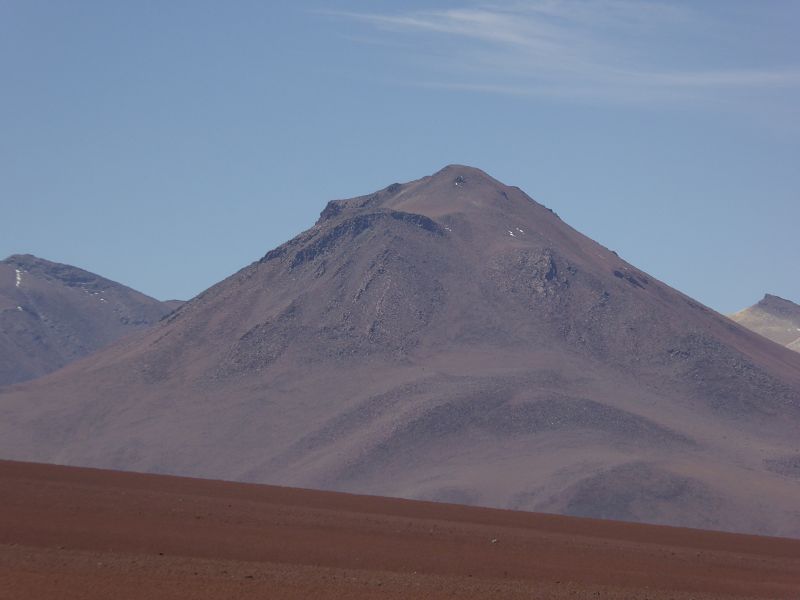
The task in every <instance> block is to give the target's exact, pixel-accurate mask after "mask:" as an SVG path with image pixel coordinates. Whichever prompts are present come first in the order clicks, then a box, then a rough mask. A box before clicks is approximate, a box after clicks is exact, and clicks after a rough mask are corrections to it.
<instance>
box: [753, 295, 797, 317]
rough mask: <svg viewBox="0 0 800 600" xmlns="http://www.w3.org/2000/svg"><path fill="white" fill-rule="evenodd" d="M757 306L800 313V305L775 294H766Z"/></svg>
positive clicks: (774, 310)
mask: <svg viewBox="0 0 800 600" xmlns="http://www.w3.org/2000/svg"><path fill="white" fill-rule="evenodd" d="M757 306H758V307H759V308H762V309H765V310H770V311H773V312H778V313H786V312H792V313H800V305H797V304H795V303H794V302H792V301H791V300H787V299H786V298H781V297H780V296H776V295H774V294H764V297H763V298H762V299H761V300H760V301H759V303H758V304H757Z"/></svg>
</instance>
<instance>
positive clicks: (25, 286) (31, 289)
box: [0, 254, 175, 387]
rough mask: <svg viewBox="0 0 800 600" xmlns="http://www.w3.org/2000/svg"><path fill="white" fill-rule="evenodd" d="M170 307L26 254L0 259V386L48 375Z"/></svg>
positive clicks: (75, 270) (86, 272)
mask: <svg viewBox="0 0 800 600" xmlns="http://www.w3.org/2000/svg"><path fill="white" fill-rule="evenodd" d="M173 308H175V307H174V306H172V307H170V306H168V305H167V304H166V303H162V302H159V301H158V300H156V299H155V298H150V297H149V296H145V295H144V294H141V293H139V292H137V291H134V290H132V289H130V288H127V287H125V286H123V285H120V284H118V283H115V282H113V281H110V280H108V279H105V278H103V277H100V276H98V275H95V274H93V273H89V272H88V271H84V270H82V269H78V268H76V267H72V266H69V265H63V264H59V263H53V262H50V261H47V260H44V259H41V258H37V257H35V256H31V255H29V254H26V255H19V254H16V255H14V256H10V257H9V258H7V259H5V260H3V261H0V387H1V386H4V385H8V384H12V383H17V382H20V381H26V380H28V379H33V378H35V377H39V376H40V375H44V374H45V373H50V372H52V371H55V370H56V369H59V368H61V367H63V366H64V365H65V364H67V363H69V362H71V361H73V360H75V359H77V358H80V357H82V356H86V355H87V354H89V353H91V352H94V351H95V350H97V349H98V348H102V347H103V346H107V345H108V344H110V343H111V342H113V341H115V340H118V339H119V338H121V337H122V336H124V335H126V334H128V333H131V332H133V331H138V330H141V329H143V328H145V327H149V326H150V325H152V324H153V323H155V322H157V321H158V320H159V319H160V318H161V317H162V316H164V315H165V314H167V313H169V312H170V311H171V310H173Z"/></svg>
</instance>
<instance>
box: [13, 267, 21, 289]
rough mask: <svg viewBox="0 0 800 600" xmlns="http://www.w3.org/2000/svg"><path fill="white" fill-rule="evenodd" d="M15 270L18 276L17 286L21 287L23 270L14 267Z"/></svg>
mask: <svg viewBox="0 0 800 600" xmlns="http://www.w3.org/2000/svg"><path fill="white" fill-rule="evenodd" d="M14 271H15V273H16V276H17V282H16V287H19V285H20V284H21V283H22V271H20V270H19V269H14Z"/></svg>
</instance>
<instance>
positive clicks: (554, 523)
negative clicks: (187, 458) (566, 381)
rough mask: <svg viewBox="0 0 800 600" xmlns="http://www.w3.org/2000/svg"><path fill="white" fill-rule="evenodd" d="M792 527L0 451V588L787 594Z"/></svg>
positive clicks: (174, 592) (439, 594)
mask: <svg viewBox="0 0 800 600" xmlns="http://www.w3.org/2000/svg"><path fill="white" fill-rule="evenodd" d="M798 594H800V541H797V540H787V539H780V538H759V537H754V536H743V535H732V534H721V533H713V532H707V531H698V530H690V529H677V528H665V527H654V526H646V525H635V524H626V523H619V522H612V521H596V520H590V519H576V518H570V517H556V516H549V515H541V514H531V513H520V512H511V511H498V510H489V509H478V508H468V507H464V506H454V505H448V504H431V503H425V502H411V501H403V500H393V499H388V498H377V497H365V496H352V495H347V494H337V493H329V492H327V493H326V492H314V491H308V490H298V489H291V488H275V487H268V486H258V485H245V484H234V483H223V482H219V481H207V480H206V481H204V480H192V479H183V478H175V477H164V476H153V475H139V474H133V473H119V472H110V471H96V470H88V469H76V468H68V467H54V466H46V465H35V464H25V463H8V462H0V598H2V599H3V600H5V599H9V600H10V599H13V600H27V599H33V598H37V599H38V598H62V599H72V598H80V599H81V600H87V599H92V598H98V599H99V598H102V599H106V598H116V599H119V600H122V599H124V598H145V597H146V598H159V599H172V598H192V599H194V600H196V599H198V598H234V597H235V598H302V599H306V598H349V599H352V598H398V599H399V598H453V597H457V598H463V599H469V598H486V597H502V598H532V597H535V598H541V599H548V598H571V599H576V598H577V599H581V598H592V599H596V598H608V599H615V598H616V599H621V598H650V599H652V600H659V599H662V598H663V599H666V598H670V599H673V600H677V599H681V600H683V599H687V600H688V599H689V598H693V599H694V600H703V599H711V598H717V599H721V598H770V599H777V598H796V597H797V596H798Z"/></svg>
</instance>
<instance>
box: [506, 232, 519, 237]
mask: <svg viewBox="0 0 800 600" xmlns="http://www.w3.org/2000/svg"><path fill="white" fill-rule="evenodd" d="M508 235H510V236H511V237H517V236H515V235H514V232H513V231H509V232H508Z"/></svg>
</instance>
